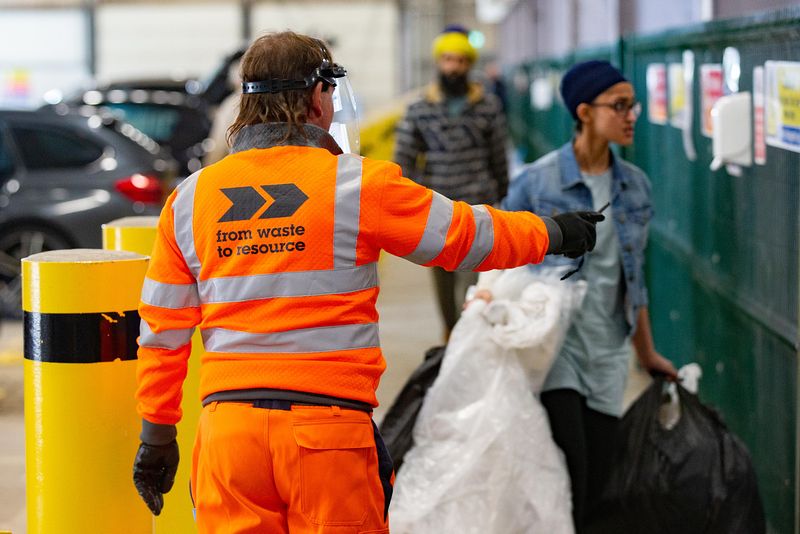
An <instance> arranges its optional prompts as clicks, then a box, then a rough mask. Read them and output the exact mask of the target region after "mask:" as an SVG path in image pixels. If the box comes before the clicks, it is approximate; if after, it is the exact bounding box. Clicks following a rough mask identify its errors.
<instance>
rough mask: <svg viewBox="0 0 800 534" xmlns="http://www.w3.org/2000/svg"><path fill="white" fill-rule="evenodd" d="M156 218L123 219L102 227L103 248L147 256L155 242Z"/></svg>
mask: <svg viewBox="0 0 800 534" xmlns="http://www.w3.org/2000/svg"><path fill="white" fill-rule="evenodd" d="M157 226H158V217H123V218H122V219H116V220H114V221H111V222H110V223H106V224H104V225H103V227H102V228H103V248H104V249H106V250H127V251H128V252H136V253H137V254H144V255H145V256H149V255H150V253H151V252H152V250H153V243H155V242H156V227H157Z"/></svg>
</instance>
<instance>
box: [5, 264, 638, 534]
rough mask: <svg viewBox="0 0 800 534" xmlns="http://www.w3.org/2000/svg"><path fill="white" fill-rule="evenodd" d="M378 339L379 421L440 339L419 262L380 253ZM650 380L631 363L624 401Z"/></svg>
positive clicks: (20, 434)
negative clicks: (382, 367) (381, 368)
mask: <svg viewBox="0 0 800 534" xmlns="http://www.w3.org/2000/svg"><path fill="white" fill-rule="evenodd" d="M380 279H381V288H382V289H381V295H380V298H379V299H378V308H379V312H380V315H381V330H380V333H381V344H382V346H383V350H384V355H385V357H386V361H387V369H386V373H385V374H384V375H383V379H382V380H381V384H380V387H379V388H378V400H379V402H380V404H381V405H380V407H379V408H378V409H377V410H376V411H375V420H376V421H378V422H379V421H380V420H381V419H382V417H383V414H384V413H385V410H386V408H388V406H389V405H390V404H391V402H392V400H393V399H394V397H395V395H396V394H397V392H398V391H399V390H400V388H402V386H403V384H404V383H405V381H406V379H407V378H408V376H409V375H410V374H411V372H412V371H413V370H414V369H415V368H416V367H417V366H418V365H419V364H420V362H422V360H423V357H424V354H425V351H426V350H427V349H429V348H430V347H432V346H434V345H438V344H441V342H442V327H441V322H440V320H439V317H438V313H437V311H436V307H435V303H434V292H433V287H432V283H431V277H430V273H428V272H427V270H426V269H424V268H422V267H418V266H416V265H413V264H411V263H409V262H406V261H403V260H399V259H397V258H394V257H392V256H388V255H387V256H384V258H383V260H382V261H381V264H380ZM22 374H23V373H22V327H21V325H20V323H18V322H4V324H2V326H0V532H2V531H4V530H10V531H11V532H13V533H14V534H24V533H25V531H26V530H25V521H26V519H25V458H24V452H25V443H24V431H25V427H24V420H23V410H22ZM648 382H649V379H648V378H647V377H646V376H645V375H643V373H641V372H639V371H637V370H636V369H635V368H634V367H632V368H631V379H630V380H629V382H628V391H627V393H626V404H627V403H629V402H631V400H632V399H634V398H635V397H636V396H637V395H638V393H639V392H641V391H642V389H644V388H645V387H646V386H647V383H648Z"/></svg>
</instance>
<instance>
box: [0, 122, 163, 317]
mask: <svg viewBox="0 0 800 534" xmlns="http://www.w3.org/2000/svg"><path fill="white" fill-rule="evenodd" d="M176 170H177V164H176V163H175V161H174V160H172V159H171V158H170V157H169V155H168V153H167V152H165V151H164V149H163V148H162V147H160V146H159V145H158V144H157V143H156V142H155V141H153V140H152V139H150V138H149V137H147V136H146V135H144V134H143V133H142V132H140V131H138V130H137V129H135V128H134V127H132V126H131V125H130V124H126V123H123V122H120V121H118V120H116V119H114V118H113V117H111V116H103V115H98V114H92V115H90V116H88V117H87V116H83V115H80V114H76V113H73V112H67V111H64V110H62V114H59V113H57V112H55V111H54V110H50V111H48V110H39V111H3V110H0V314H3V315H7V316H8V315H10V316H19V315H20V312H19V307H20V259H21V258H24V257H26V256H29V255H30V254H35V253H37V252H42V251H46V250H53V249H62V248H99V247H101V246H102V235H101V228H100V226H101V224H103V223H106V222H109V221H111V220H113V219H117V218H120V217H126V216H135V215H157V214H158V213H159V212H160V209H161V206H162V204H163V200H164V195H165V193H166V192H167V190H168V189H169V188H170V186H171V183H172V181H173V180H174V178H175V175H176Z"/></svg>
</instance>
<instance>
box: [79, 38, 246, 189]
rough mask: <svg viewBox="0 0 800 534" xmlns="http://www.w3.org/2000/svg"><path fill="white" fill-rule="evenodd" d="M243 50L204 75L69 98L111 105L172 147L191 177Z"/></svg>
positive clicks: (108, 87)
mask: <svg viewBox="0 0 800 534" xmlns="http://www.w3.org/2000/svg"><path fill="white" fill-rule="evenodd" d="M243 54H244V49H240V50H237V51H235V52H234V53H232V54H229V55H228V56H226V57H225V58H223V60H222V61H221V62H220V63H219V64H218V65H217V67H216V68H215V69H214V70H213V72H212V73H211V74H210V75H209V76H208V77H207V78H206V79H204V80H195V79H189V80H173V79H158V78H153V79H139V80H136V79H133V80H119V81H115V82H111V83H108V84H105V85H102V86H98V87H96V88H94V89H90V90H87V91H81V92H79V93H77V94H75V95H73V96H71V97H69V98H67V99H66V100H65V101H64V103H66V104H67V105H69V106H71V107H73V108H81V107H84V106H91V107H95V108H106V109H110V110H112V112H114V113H116V114H117V116H118V117H119V118H120V119H122V120H124V121H125V122H128V123H130V124H132V125H133V126H135V127H136V128H137V129H139V130H141V131H142V132H144V133H145V134H147V135H148V136H149V137H151V138H153V139H154V140H155V141H157V142H158V143H159V144H161V145H162V146H164V147H167V148H169V150H170V151H171V152H172V155H173V156H174V157H175V159H176V160H177V161H178V163H179V164H180V166H181V169H180V172H181V174H182V175H184V176H188V175H189V174H191V173H193V172H194V171H196V170H197V169H199V168H200V166H201V165H202V161H203V156H205V154H206V152H208V146H209V145H208V144H207V141H206V138H207V137H208V134H209V131H210V130H211V121H212V117H211V114H212V112H213V111H214V109H215V108H216V106H218V105H219V104H220V103H221V102H222V101H223V100H224V99H225V97H227V96H228V95H229V94H231V87H230V83H229V81H228V71H229V70H230V68H231V66H232V65H234V64H235V63H236V62H237V61H238V60H239V59H240V58H241V57H242V55H243Z"/></svg>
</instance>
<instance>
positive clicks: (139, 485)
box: [133, 440, 180, 515]
mask: <svg viewBox="0 0 800 534" xmlns="http://www.w3.org/2000/svg"><path fill="white" fill-rule="evenodd" d="M179 459H180V455H179V454H178V442H177V441H175V440H173V441H171V442H170V443H167V444H166V445H149V444H147V443H141V444H140V445H139V450H138V451H137V452H136V459H135V460H134V461H133V484H134V485H135V486H136V491H138V492H139V495H140V496H141V497H142V499H143V500H144V502H145V504H146V505H147V507H148V508H150V511H151V512H153V514H155V515H158V514H160V513H161V509H162V508H163V507H164V495H163V494H164V493H167V492H168V491H169V490H170V489H172V483H173V482H175V472H176V471H177V470H178V460H179Z"/></svg>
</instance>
